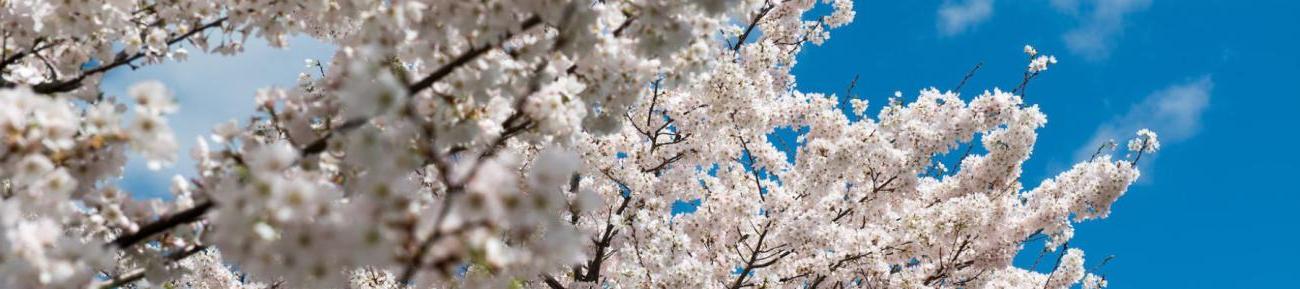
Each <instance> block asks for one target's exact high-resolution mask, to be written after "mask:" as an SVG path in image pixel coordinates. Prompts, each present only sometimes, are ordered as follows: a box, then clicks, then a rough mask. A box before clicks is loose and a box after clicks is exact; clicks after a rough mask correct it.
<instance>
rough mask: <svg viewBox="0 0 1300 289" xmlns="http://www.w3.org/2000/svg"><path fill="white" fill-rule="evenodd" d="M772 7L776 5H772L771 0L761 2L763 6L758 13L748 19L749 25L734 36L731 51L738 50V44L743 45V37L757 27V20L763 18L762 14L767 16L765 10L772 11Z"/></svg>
mask: <svg viewBox="0 0 1300 289" xmlns="http://www.w3.org/2000/svg"><path fill="white" fill-rule="evenodd" d="M773 7H776V6H775V5H772V2H771V0H768V1H765V2H763V8H762V9H759V10H758V13H757V14H755V15H754V20H751V21H749V27H746V28H745V32H744V33H741V34H740V37H737V38H736V43H735V44H734V45H733V46H732V47H731V50H732V51H740V46H741V45H745V39H748V38H749V34H750V33H753V32H754V28H756V27H758V21H760V20H763V16H767V12H769V11H772V8H773Z"/></svg>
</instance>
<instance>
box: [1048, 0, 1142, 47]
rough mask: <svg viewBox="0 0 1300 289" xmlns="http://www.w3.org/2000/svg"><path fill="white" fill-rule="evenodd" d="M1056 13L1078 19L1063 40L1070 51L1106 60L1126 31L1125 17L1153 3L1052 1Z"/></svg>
mask: <svg viewBox="0 0 1300 289" xmlns="http://www.w3.org/2000/svg"><path fill="white" fill-rule="evenodd" d="M1051 3H1052V7H1053V8H1056V10H1057V11H1060V12H1061V13H1065V14H1067V15H1071V16H1074V17H1076V18H1078V19H1079V26H1078V27H1075V28H1074V29H1071V30H1070V31H1068V32H1066V33H1065V34H1064V35H1063V36H1062V37H1063V39H1064V41H1065V45H1066V47H1068V48H1069V49H1070V51H1071V52H1074V53H1076V54H1079V55H1082V56H1084V57H1085V58H1087V59H1090V60H1099V59H1105V58H1107V57H1109V56H1110V50H1111V48H1113V47H1114V46H1115V44H1114V38H1116V37H1118V36H1119V35H1120V34H1122V33H1123V32H1124V25H1125V22H1126V20H1125V18H1126V17H1127V16H1129V15H1130V14H1133V13H1136V12H1140V11H1143V10H1146V9H1147V8H1148V7H1150V6H1151V0H1052V1H1051Z"/></svg>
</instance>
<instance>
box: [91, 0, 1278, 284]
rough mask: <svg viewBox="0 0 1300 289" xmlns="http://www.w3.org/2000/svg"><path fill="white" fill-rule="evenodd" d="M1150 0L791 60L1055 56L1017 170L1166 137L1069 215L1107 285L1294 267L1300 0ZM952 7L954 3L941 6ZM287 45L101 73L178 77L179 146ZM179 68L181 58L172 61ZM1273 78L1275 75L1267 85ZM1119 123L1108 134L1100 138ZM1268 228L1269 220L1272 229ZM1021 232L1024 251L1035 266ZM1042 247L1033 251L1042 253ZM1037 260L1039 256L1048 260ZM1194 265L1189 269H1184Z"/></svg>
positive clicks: (1006, 13) (901, 74)
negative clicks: (1117, 183) (1141, 132)
mask: <svg viewBox="0 0 1300 289" xmlns="http://www.w3.org/2000/svg"><path fill="white" fill-rule="evenodd" d="M1251 4H1252V5H1243V4H1240V3H1235V2H1228V1H1168V0H1166V1H1156V0H1095V1H1089V0H1050V1H1048V0H1039V1H992V0H953V1H932V2H930V3H918V2H915V1H861V2H859V3H857V5H856V7H855V10H856V11H857V13H858V16H857V18H856V21H855V23H853V24H852V25H849V26H846V27H844V28H841V29H839V30H837V31H836V32H835V33H834V34H833V38H832V39H831V40H829V41H827V43H826V44H825V45H824V46H822V47H811V48H808V51H807V52H805V53H804V56H803V57H801V58H800V61H801V62H800V63H799V65H798V66H796V68H795V71H796V75H797V76H798V77H799V78H800V80H799V83H800V89H801V90H803V91H809V92H824V93H837V94H841V95H842V94H843V91H844V90H845V89H846V87H847V86H848V84H849V82H850V81H851V80H853V79H854V78H855V76H859V81H858V82H857V84H856V87H855V88H854V91H853V94H856V95H859V96H860V97H862V98H865V99H868V100H870V101H872V103H884V101H885V100H886V99H887V98H888V97H889V96H891V95H893V92H894V91H905V92H907V93H905V94H904V95H916V93H915V92H916V91H918V90H920V89H923V88H927V87H932V86H933V87H937V88H940V89H950V88H952V87H954V86H955V85H956V84H957V83H958V82H959V81H960V80H961V78H962V76H963V75H964V74H965V73H966V72H967V71H968V70H970V69H971V67H974V66H975V65H976V64H977V63H983V65H982V66H981V68H980V70H979V71H978V72H977V73H976V74H975V76H974V77H973V78H972V79H971V80H970V83H968V84H967V85H966V86H965V88H964V89H963V91H962V92H963V93H964V94H965V95H967V96H970V95H975V94H978V93H979V92H980V91H979V90H982V89H985V88H992V87H1002V88H1010V87H1012V86H1014V85H1015V84H1016V83H1017V82H1018V81H1019V77H1020V73H1021V71H1023V70H1024V67H1023V65H1024V63H1026V61H1025V60H1024V59H1023V58H1024V57H1025V56H1024V54H1021V53H1019V50H1020V49H1019V47H1020V46H1021V45H1023V44H1032V45H1034V46H1036V47H1037V48H1038V49H1039V51H1041V52H1043V53H1048V54H1054V55H1056V56H1058V58H1059V59H1060V63H1059V64H1057V65H1054V66H1052V71H1051V72H1050V73H1047V74H1044V76H1043V77H1041V78H1039V79H1036V80H1035V81H1034V82H1033V83H1032V84H1031V86H1030V87H1029V89H1028V93H1027V97H1026V98H1025V99H1026V102H1028V103H1032V104H1039V105H1040V106H1041V108H1042V109H1043V110H1044V112H1046V114H1047V115H1049V116H1050V118H1049V121H1048V124H1047V126H1046V127H1045V128H1044V129H1042V130H1040V133H1041V135H1040V140H1039V142H1038V144H1037V147H1036V153H1035V155H1034V156H1033V157H1032V158H1031V159H1030V161H1029V163H1028V164H1027V168H1026V169H1027V174H1026V176H1025V180H1024V182H1025V183H1026V184H1027V185H1033V184H1037V182H1038V180H1041V179H1043V178H1044V177H1047V176H1051V175H1055V174H1057V173H1059V172H1061V171H1064V170H1065V169H1066V166H1068V165H1069V164H1072V163H1074V162H1075V161H1076V160H1077V159H1078V158H1079V155H1080V154H1079V152H1080V151H1087V150H1089V149H1090V148H1093V147H1095V143H1096V142H1097V141H1098V140H1104V139H1107V138H1115V139H1116V140H1118V141H1121V142H1122V141H1123V140H1124V138H1125V137H1126V136H1128V135H1129V134H1131V133H1132V131H1134V129H1132V128H1139V127H1151V128H1153V129H1155V130H1157V131H1158V132H1159V133H1161V135H1162V137H1164V139H1163V140H1164V142H1165V143H1164V144H1163V147H1162V151H1161V152H1160V153H1159V154H1158V155H1157V157H1154V158H1150V159H1145V158H1144V160H1146V161H1144V163H1143V164H1142V165H1143V166H1144V167H1145V169H1144V170H1143V178H1142V180H1141V181H1139V184H1138V185H1137V186H1135V187H1134V188H1133V189H1132V190H1131V191H1130V192H1129V193H1128V194H1126V196H1125V197H1124V198H1122V199H1121V200H1120V201H1119V202H1118V203H1117V204H1116V205H1115V206H1116V207H1115V213H1114V214H1112V215H1111V217H1110V218H1109V219H1106V220H1103V221H1099V222H1091V223H1084V224H1081V225H1079V228H1078V230H1079V231H1080V234H1078V236H1079V237H1078V238H1076V239H1075V240H1074V241H1073V242H1071V246H1072V247H1080V248H1083V249H1085V250H1087V251H1088V252H1089V256H1090V258H1088V261H1087V262H1088V264H1087V267H1088V268H1092V267H1093V266H1095V265H1097V263H1099V262H1101V261H1102V260H1103V259H1104V257H1102V256H1108V255H1114V256H1115V259H1114V260H1112V261H1111V262H1109V264H1106V265H1105V266H1104V267H1103V268H1101V269H1099V270H1098V271H1100V272H1101V273H1105V274H1106V275H1107V277H1108V278H1110V280H1111V282H1110V284H1111V287H1110V288H1151V287H1156V288H1253V287H1264V286H1267V285H1271V284H1274V283H1275V282H1276V281H1277V280H1276V277H1277V276H1286V275H1288V274H1290V273H1294V271H1295V270H1296V267H1295V266H1294V265H1291V264H1290V262H1289V260H1292V259H1294V258H1297V257H1300V249H1298V248H1296V247H1294V246H1291V245H1290V243H1291V242H1290V241H1289V240H1290V239H1291V238H1290V237H1292V236H1294V233H1291V232H1289V229H1291V228H1293V227H1295V226H1296V224H1298V223H1300V222H1297V221H1300V217H1296V216H1295V215H1293V214H1291V212H1294V211H1295V210H1296V209H1300V195H1297V194H1296V193H1298V192H1300V189H1296V188H1295V187H1294V186H1292V185H1288V184H1286V183H1285V182H1287V181H1288V180H1290V178H1291V177H1290V174H1291V173H1292V172H1295V171H1297V169H1300V167H1298V166H1300V157H1297V156H1296V155H1294V154H1293V153H1289V152H1291V151H1293V150H1294V147H1295V141H1296V140H1297V137H1296V136H1294V135H1293V134H1294V132H1296V131H1297V129H1296V128H1295V127H1296V125H1297V124H1300V121H1297V120H1295V118H1294V116H1295V115H1296V113H1300V98H1297V95H1296V94H1297V93H1296V92H1293V91H1291V90H1289V89H1288V88H1289V87H1287V86H1288V84H1291V83H1294V82H1295V79H1296V78H1297V76H1298V75H1300V56H1296V55H1295V52H1296V51H1300V33H1298V32H1297V31H1296V28H1295V27H1300V19H1297V18H1295V17H1293V14H1294V13H1296V12H1297V11H1300V3H1295V2H1292V1H1283V0H1266V1H1252V2H1251ZM944 11H951V12H944ZM290 46H291V49H292V50H290V51H280V50H275V49H270V48H265V47H262V46H259V45H250V47H249V48H248V49H249V52H248V53H246V54H242V55H237V56H234V57H222V56H214V55H202V54H200V53H194V54H193V55H192V56H191V60H190V61H188V62H183V63H174V64H166V65H161V66H152V67H144V68H141V70H140V71H134V72H132V71H121V72H115V73H112V74H109V77H108V78H106V81H105V84H106V85H105V90H106V91H108V92H110V94H117V95H125V94H126V88H127V87H129V86H130V85H131V84H133V83H136V82H137V81H138V80H145V79H158V80H161V81H163V82H164V83H166V84H167V85H168V87H170V88H171V89H173V90H174V92H175V94H176V95H177V97H178V98H179V101H180V104H181V111H180V112H179V113H177V114H176V115H174V116H172V117H171V119H172V122H173V126H174V129H175V131H176V132H177V140H178V142H180V144H181V146H182V152H185V151H187V150H188V147H189V146H190V145H191V144H192V143H193V139H194V138H195V137H196V136H198V135H201V134H203V133H204V132H206V131H207V128H210V127H212V126H213V125H216V124H217V123H218V122H221V121H225V120H228V119H232V118H240V117H243V116H246V115H248V113H249V112H250V111H251V110H252V106H251V100H252V99H253V96H254V94H255V93H256V89H257V88H261V87H265V86H267V85H281V86H289V85H292V83H293V81H294V79H295V78H296V77H297V74H298V73H299V72H302V71H306V69H305V68H304V67H303V66H302V64H303V62H302V60H303V59H304V58H328V56H329V54H330V49H329V48H328V47H325V46H323V45H320V44H316V43H312V42H310V41H305V40H298V41H295V42H293V43H291V45H290ZM182 71H184V72H185V73H184V74H182V73H181V72H182ZM1279 88H1280V89H1279ZM1111 133H1114V134H1115V135H1113V136H1108V135H1109V134H1111ZM144 167H145V166H144V165H143V163H140V164H134V165H132V166H131V167H130V168H131V169H132V172H130V173H128V174H127V175H128V176H132V179H128V180H125V182H126V183H128V184H129V185H130V186H131V187H133V190H132V191H136V192H145V193H144V194H146V195H148V194H149V193H148V192H157V194H158V195H163V194H165V190H166V187H167V184H168V180H169V179H170V177H171V174H173V173H176V172H180V173H182V174H185V173H186V172H190V171H192V169H190V167H191V162H190V161H189V160H188V158H186V157H185V156H184V155H182V156H181V157H180V162H179V163H178V164H177V165H175V166H173V167H172V168H169V169H165V170H163V171H160V172H147V171H145V170H144ZM1275 232H1276V233H1275ZM1035 250H1036V248H1032V247H1031V248H1027V249H1026V252H1027V253H1025V254H1024V255H1022V256H1021V257H1022V258H1020V259H1019V260H1018V264H1024V265H1028V264H1032V263H1033V261H1034V259H1035V257H1037V254H1036V253H1035ZM1051 260H1053V259H1048V261H1044V262H1042V263H1045V264H1050V263H1051ZM1042 267H1043V268H1040V269H1043V270H1046V268H1047V267H1049V266H1046V265H1045V266H1042ZM1183 276H1200V277H1199V278H1181V277H1183Z"/></svg>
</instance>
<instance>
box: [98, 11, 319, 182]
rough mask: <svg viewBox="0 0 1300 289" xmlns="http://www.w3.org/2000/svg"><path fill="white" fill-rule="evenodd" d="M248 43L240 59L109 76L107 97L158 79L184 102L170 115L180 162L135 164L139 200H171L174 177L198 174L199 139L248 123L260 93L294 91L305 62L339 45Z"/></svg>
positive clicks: (200, 56)
mask: <svg viewBox="0 0 1300 289" xmlns="http://www.w3.org/2000/svg"><path fill="white" fill-rule="evenodd" d="M245 44H246V47H245V52H244V53H242V54H238V55H234V56H221V55H216V54H207V53H199V52H191V55H190V57H189V60H187V61H183V62H168V63H164V64H160V65H150V66H143V67H141V68H140V69H138V70H128V69H120V70H115V71H113V72H110V73H109V74H108V75H106V76H105V78H104V81H103V86H102V87H101V88H102V90H103V91H104V93H105V94H106V95H109V96H117V97H118V98H119V99H121V98H122V97H124V96H125V95H126V88H127V87H130V86H131V85H132V84H134V83H136V82H139V81H144V80H158V81H162V82H163V83H164V84H166V85H167V88H168V89H171V90H172V92H173V93H174V94H175V96H176V98H177V101H178V102H179V103H180V111H179V112H177V113H176V114H173V115H170V116H168V120H169V123H170V124H171V126H172V130H173V131H174V132H175V133H176V141H177V142H178V143H180V144H181V149H180V151H179V155H178V156H177V163H176V164H174V165H172V166H171V167H168V168H164V169H162V170H159V171H150V170H148V169H147V168H145V165H144V163H143V162H142V161H140V160H138V159H132V161H131V162H129V163H128V164H127V168H126V173H125V179H124V180H123V186H125V188H126V189H128V190H131V192H132V193H134V194H135V195H136V196H137V197H158V196H165V195H167V189H168V187H169V186H170V179H171V176H173V175H176V174H180V175H182V176H187V177H189V176H193V175H194V161H193V160H191V159H190V157H189V151H190V148H191V147H193V146H194V143H195V138H197V137H199V136H205V135H207V134H208V133H209V132H210V131H211V129H212V127H213V126H214V125H216V124H217V123H220V122H224V121H228V120H230V119H237V120H239V121H240V122H241V123H246V122H247V118H248V116H250V115H251V114H252V112H253V96H254V94H255V93H256V91H257V89H259V88H263V87H269V86H279V87H292V85H294V84H295V83H296V82H297V78H298V73H299V72H304V71H308V70H307V69H306V68H305V67H304V66H303V59H305V58H309V57H310V58H316V59H329V58H330V57H331V56H332V55H333V53H334V48H333V46H331V45H328V44H325V43H321V42H318V41H316V40H313V39H311V38H307V37H298V38H293V39H291V40H290V42H289V48H288V49H277V48H272V47H269V46H267V45H266V43H265V42H264V41H262V40H260V39H259V40H252V39H250V41H249V42H248V43H245ZM186 48H187V49H189V50H190V51H195V50H196V48H194V47H186Z"/></svg>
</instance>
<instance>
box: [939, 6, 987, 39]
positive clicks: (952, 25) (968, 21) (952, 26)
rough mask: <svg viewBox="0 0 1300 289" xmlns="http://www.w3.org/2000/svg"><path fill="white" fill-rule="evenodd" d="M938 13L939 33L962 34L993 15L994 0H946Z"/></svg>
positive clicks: (948, 34) (945, 34)
mask: <svg viewBox="0 0 1300 289" xmlns="http://www.w3.org/2000/svg"><path fill="white" fill-rule="evenodd" d="M938 14H939V19H938V27H939V33H941V34H943V35H944V36H953V35H957V34H961V33H963V32H966V31H967V30H970V29H971V28H973V27H975V26H976V25H979V24H980V23H981V22H984V21H985V20H988V19H989V17H992V16H993V0H945V1H944V2H943V5H941V6H939V12H938Z"/></svg>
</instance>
